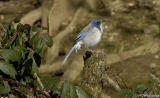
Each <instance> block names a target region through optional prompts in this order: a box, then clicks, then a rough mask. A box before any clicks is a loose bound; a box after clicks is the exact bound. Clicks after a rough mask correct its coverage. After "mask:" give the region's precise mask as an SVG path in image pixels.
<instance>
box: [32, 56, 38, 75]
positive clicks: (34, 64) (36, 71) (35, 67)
mask: <svg viewBox="0 0 160 98" xmlns="http://www.w3.org/2000/svg"><path fill="white" fill-rule="evenodd" d="M32 60H33V63H32V70H31V74H32V75H34V73H38V66H37V64H36V62H35V60H34V58H33V57H32Z"/></svg>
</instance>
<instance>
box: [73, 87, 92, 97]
mask: <svg viewBox="0 0 160 98" xmlns="http://www.w3.org/2000/svg"><path fill="white" fill-rule="evenodd" d="M76 93H77V95H78V98H91V96H89V94H88V93H87V92H85V91H84V90H83V89H82V88H81V87H79V86H76Z"/></svg>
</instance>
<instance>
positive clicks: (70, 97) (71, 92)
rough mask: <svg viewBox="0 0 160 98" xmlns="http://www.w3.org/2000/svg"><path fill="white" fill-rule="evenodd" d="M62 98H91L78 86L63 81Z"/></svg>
mask: <svg viewBox="0 0 160 98" xmlns="http://www.w3.org/2000/svg"><path fill="white" fill-rule="evenodd" d="M61 93H62V96H61V97H62V98H91V97H90V96H89V94H88V93H86V92H85V91H84V90H83V89H82V88H80V87H79V86H75V85H74V84H72V83H70V82H68V81H65V82H64V83H63V86H62V92H61Z"/></svg>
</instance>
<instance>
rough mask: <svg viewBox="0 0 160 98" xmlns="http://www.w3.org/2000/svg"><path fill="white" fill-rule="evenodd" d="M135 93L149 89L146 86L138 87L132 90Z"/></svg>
mask: <svg viewBox="0 0 160 98" xmlns="http://www.w3.org/2000/svg"><path fill="white" fill-rule="evenodd" d="M132 89H133V90H134V92H135V93H140V92H143V91H144V90H145V89H147V86H146V85H144V84H140V85H136V86H134V87H133V88H132Z"/></svg>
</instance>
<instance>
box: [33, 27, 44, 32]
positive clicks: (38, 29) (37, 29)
mask: <svg viewBox="0 0 160 98" xmlns="http://www.w3.org/2000/svg"><path fill="white" fill-rule="evenodd" d="M31 30H32V31H33V32H40V31H41V30H42V29H41V28H40V27H37V26H32V27H31Z"/></svg>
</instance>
